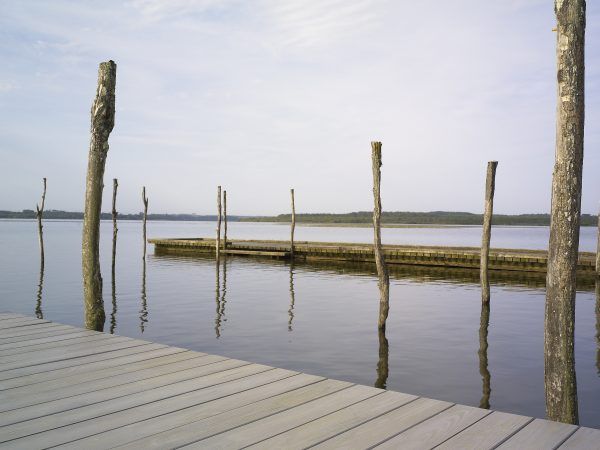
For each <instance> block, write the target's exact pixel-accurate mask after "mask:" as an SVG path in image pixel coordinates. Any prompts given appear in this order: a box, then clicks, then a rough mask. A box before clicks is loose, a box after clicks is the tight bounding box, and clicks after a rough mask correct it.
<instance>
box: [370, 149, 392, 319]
mask: <svg viewBox="0 0 600 450" xmlns="http://www.w3.org/2000/svg"><path fill="white" fill-rule="evenodd" d="M371 159H372V163H373V200H374V202H375V205H374V208H373V233H374V238H375V239H374V240H375V243H374V246H373V249H374V252H375V264H376V265H377V277H378V278H379V296H380V297H379V320H378V327H379V328H380V329H385V322H386V320H387V317H388V312H389V310H390V276H389V274H388V270H387V266H386V264H385V258H384V255H383V249H382V247H381V195H380V188H381V165H382V162H381V142H371Z"/></svg>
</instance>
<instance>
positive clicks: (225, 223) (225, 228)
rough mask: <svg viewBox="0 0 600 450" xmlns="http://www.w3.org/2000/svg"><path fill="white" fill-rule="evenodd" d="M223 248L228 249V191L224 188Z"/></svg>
mask: <svg viewBox="0 0 600 450" xmlns="http://www.w3.org/2000/svg"><path fill="white" fill-rule="evenodd" d="M223 248H224V249H227V191H226V190H223Z"/></svg>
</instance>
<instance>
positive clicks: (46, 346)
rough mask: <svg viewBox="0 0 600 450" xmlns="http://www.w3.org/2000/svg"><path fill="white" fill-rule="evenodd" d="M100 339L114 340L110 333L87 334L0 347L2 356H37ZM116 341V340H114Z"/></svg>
mask: <svg viewBox="0 0 600 450" xmlns="http://www.w3.org/2000/svg"><path fill="white" fill-rule="evenodd" d="M100 341H113V339H112V337H111V336H110V335H106V334H101V333H97V334H86V335H83V336H79V337H74V338H71V339H67V340H61V341H54V342H43V343H39V344H34V345H29V346H27V347H18V348H11V349H4V350H2V349H0V358H3V359H4V357H6V356H12V355H25V354H26V353H28V355H27V356H31V357H35V356H36V353H38V352H41V354H45V353H47V352H49V351H55V350H58V349H64V350H65V351H69V350H76V349H77V347H76V346H77V345H81V344H87V343H88V342H91V343H93V344H97V343H99V342H100ZM113 342H114V341H113Z"/></svg>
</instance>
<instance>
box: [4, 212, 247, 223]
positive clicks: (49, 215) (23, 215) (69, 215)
mask: <svg viewBox="0 0 600 450" xmlns="http://www.w3.org/2000/svg"><path fill="white" fill-rule="evenodd" d="M35 217H36V215H35V211H34V210H32V209H24V210H23V211H2V210H0V219H35ZM143 217H144V214H143V213H141V212H139V213H135V214H123V213H119V220H142V219H143ZM100 218H101V219H102V220H111V219H112V215H111V213H102V214H101V216H100ZM44 219H72V220H83V213H82V212H73V211H60V210H53V209H50V210H46V211H44ZM216 219H217V216H216V215H212V216H211V215H206V216H201V215H196V214H148V220H182V221H184V220H185V221H196V222H202V221H215V220H216ZM227 220H229V221H233V222H236V221H239V220H240V217H239V216H227Z"/></svg>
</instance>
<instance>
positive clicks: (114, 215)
mask: <svg viewBox="0 0 600 450" xmlns="http://www.w3.org/2000/svg"><path fill="white" fill-rule="evenodd" d="M118 187H119V182H118V181H117V179H116V178H113V194H112V223H113V239H112V264H111V271H112V279H113V285H114V279H115V263H116V259H117V233H118V232H119V229H118V228H117V188H118Z"/></svg>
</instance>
